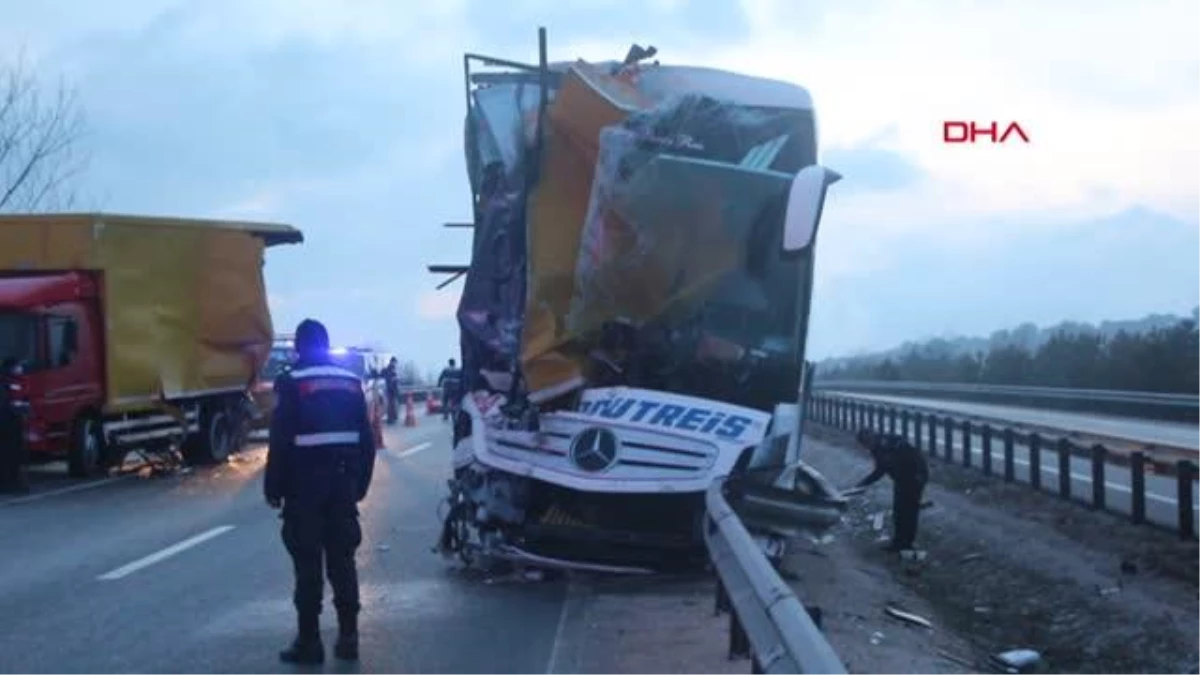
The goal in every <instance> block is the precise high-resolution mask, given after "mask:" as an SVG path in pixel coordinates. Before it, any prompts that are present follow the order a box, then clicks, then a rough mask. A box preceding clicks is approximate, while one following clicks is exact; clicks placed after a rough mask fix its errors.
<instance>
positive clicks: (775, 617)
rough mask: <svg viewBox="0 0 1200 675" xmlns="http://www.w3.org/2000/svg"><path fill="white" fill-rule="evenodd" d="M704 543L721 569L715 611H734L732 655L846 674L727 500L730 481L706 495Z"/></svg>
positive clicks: (771, 666)
mask: <svg viewBox="0 0 1200 675" xmlns="http://www.w3.org/2000/svg"><path fill="white" fill-rule="evenodd" d="M705 504H706V507H707V512H706V515H705V526H704V543H705V545H706V546H707V547H708V552H709V556H710V558H711V560H712V563H713V567H715V568H716V571H717V575H718V581H717V601H716V611H717V612H718V613H720V612H722V611H729V612H730V618H729V655H730V657H731V658H736V657H741V658H747V657H748V658H750V660H751V672H752V673H845V672H847V671H846V666H845V665H843V664H842V661H841V659H840V658H839V657H838V655H837V654H836V653H835V652H834V651H833V647H831V646H830V645H829V642H828V641H826V640H825V636H824V635H823V634H822V633H821V630H820V627H819V623H820V614H819V612H813V614H814V615H815V617H814V616H813V615H810V613H809V610H808V609H807V608H806V607H805V606H804V605H803V603H801V602H800V600H799V599H798V598H797V597H796V595H795V594H794V593H793V592H792V590H791V588H790V587H789V586H788V584H787V582H785V581H784V580H783V579H782V578H780V576H779V574H778V573H777V572H776V571H775V568H774V567H773V566H772V565H771V563H770V561H768V560H767V558H766V556H765V555H763V552H762V549H761V548H760V547H759V545H758V543H757V542H756V541H755V540H754V538H753V537H751V536H750V532H749V531H748V530H746V527H745V526H744V525H743V524H742V522H741V519H740V518H739V517H738V515H737V513H736V512H735V511H734V510H733V508H732V507H731V506H730V505H729V503H728V502H726V501H725V481H724V480H718V481H716V482H714V483H713V485H712V486H711V487H710V488H709V489H708V493H707V494H706V495H705Z"/></svg>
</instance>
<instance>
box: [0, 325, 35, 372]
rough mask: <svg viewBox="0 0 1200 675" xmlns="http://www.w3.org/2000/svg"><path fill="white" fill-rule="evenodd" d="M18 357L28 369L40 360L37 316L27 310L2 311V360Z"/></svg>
mask: <svg viewBox="0 0 1200 675" xmlns="http://www.w3.org/2000/svg"><path fill="white" fill-rule="evenodd" d="M9 358H11V359H16V360H17V362H18V363H20V364H22V365H23V366H25V368H26V369H28V368H31V367H34V366H35V365H36V364H37V362H38V321H37V316H36V315H33V314H29V313H26V312H0V360H3V359H9Z"/></svg>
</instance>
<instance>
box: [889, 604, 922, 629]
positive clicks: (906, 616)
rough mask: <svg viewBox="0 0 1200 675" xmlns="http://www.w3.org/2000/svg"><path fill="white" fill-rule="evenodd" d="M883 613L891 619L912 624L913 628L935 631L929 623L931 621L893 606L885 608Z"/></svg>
mask: <svg viewBox="0 0 1200 675" xmlns="http://www.w3.org/2000/svg"><path fill="white" fill-rule="evenodd" d="M883 612H884V613H885V614H887V615H888V616H890V617H893V618H895V619H899V620H900V621H903V622H904V623H907V624H911V625H913V626H920V627H922V628H928V629H930V630H932V629H933V624H932V623H930V622H929V619H926V618H925V617H923V616H918V615H916V614H913V613H912V612H906V611H904V610H902V609H900V608H898V607H895V606H893V605H888V606H887V607H884V608H883Z"/></svg>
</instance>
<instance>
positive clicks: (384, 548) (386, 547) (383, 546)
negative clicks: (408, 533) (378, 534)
mask: <svg viewBox="0 0 1200 675" xmlns="http://www.w3.org/2000/svg"><path fill="white" fill-rule="evenodd" d="M375 548H376V549H378V550H380V551H384V552H387V551H390V550H392V547H391V546H389V545H388V544H380V545H378V546H376V547H375Z"/></svg>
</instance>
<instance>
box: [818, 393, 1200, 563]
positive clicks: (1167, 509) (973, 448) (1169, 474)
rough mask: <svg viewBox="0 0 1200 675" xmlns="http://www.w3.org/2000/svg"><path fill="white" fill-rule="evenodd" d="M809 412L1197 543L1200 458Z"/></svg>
mask: <svg viewBox="0 0 1200 675" xmlns="http://www.w3.org/2000/svg"><path fill="white" fill-rule="evenodd" d="M809 407H810V410H809V413H808V415H809V419H810V420H811V421H813V422H816V423H817V424H823V425H826V426H831V427H834V428H837V429H840V430H844V431H851V432H853V431H856V430H858V429H862V428H870V429H874V430H876V431H884V432H888V433H899V434H900V435H902V436H904V437H905V438H906V439H907V440H908V441H909V442H911V443H912V444H913V445H914V446H915V447H917V448H919V449H924V450H926V451H927V452H928V453H929V455H931V456H933V457H939V458H941V459H944V460H945V461H946V462H952V463H953V462H959V463H961V464H962V466H964V467H968V468H970V467H976V466H977V467H980V468H981V469H982V471H983V473H984V474H985V475H988V476H992V475H997V467H1002V471H1003V473H1002V475H1003V477H1004V480H1005V482H1009V483H1012V482H1021V483H1027V484H1028V485H1030V486H1031V487H1032V488H1034V489H1036V490H1043V489H1045V490H1047V491H1049V488H1044V487H1043V486H1046V485H1050V486H1054V487H1056V488H1057V492H1058V494H1059V496H1061V497H1062V498H1064V499H1068V500H1072V501H1075V502H1077V503H1081V504H1083V505H1086V506H1089V507H1090V508H1093V509H1097V510H1102V511H1110V512H1113V513H1118V514H1121V515H1127V516H1128V517H1129V518H1130V520H1131V521H1132V522H1133V523H1135V524H1143V523H1148V524H1151V525H1156V526H1159V527H1163V528H1169V529H1174V530H1176V531H1177V532H1178V533H1179V537H1180V538H1181V539H1185V540H1186V539H1191V538H1195V537H1196V536H1197V530H1196V519H1197V513H1198V511H1200V506H1198V505H1197V504H1196V494H1197V485H1196V481H1197V473H1198V468H1197V464H1196V461H1195V459H1196V458H1195V457H1194V456H1193V457H1184V458H1178V459H1172V460H1165V461H1164V460H1163V459H1160V458H1156V457H1154V456H1151V455H1148V454H1147V453H1145V452H1143V451H1141V450H1135V451H1132V452H1128V453H1122V452H1117V451H1115V450H1114V449H1113V448H1110V447H1107V446H1105V445H1103V444H1100V443H1096V444H1093V445H1091V446H1083V445H1080V444H1078V443H1076V442H1074V441H1072V440H1071V439H1070V438H1068V437H1067V436H1065V435H1061V436H1059V435H1055V434H1043V433H1039V432H1036V431H1034V432H1023V431H1019V430H1017V429H1016V428H1015V427H1014V426H1010V425H1004V424H992V423H990V422H983V423H979V422H973V421H972V420H970V419H964V417H965V416H963V415H946V414H941V415H939V414H938V413H936V412H930V411H928V410H926V409H923V408H920V407H915V406H904V405H896V404H889V403H881V402H875V401H864V400H859V399H855V398H851V397H848V396H839V395H834V394H814V395H813V396H812V398H810V399H809ZM939 432H940V433H939ZM997 443H999V444H1000V445H1001V449H1000V451H999V453H997V451H996V448H995V446H996V444H997ZM1047 452H1049V453H1053V455H1052V457H1051V459H1052V462H1053V463H1052V464H1050V465H1049V466H1044V465H1043V461H1042V460H1043V458H1044V457H1043V455H1044V454H1045V453H1047Z"/></svg>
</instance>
